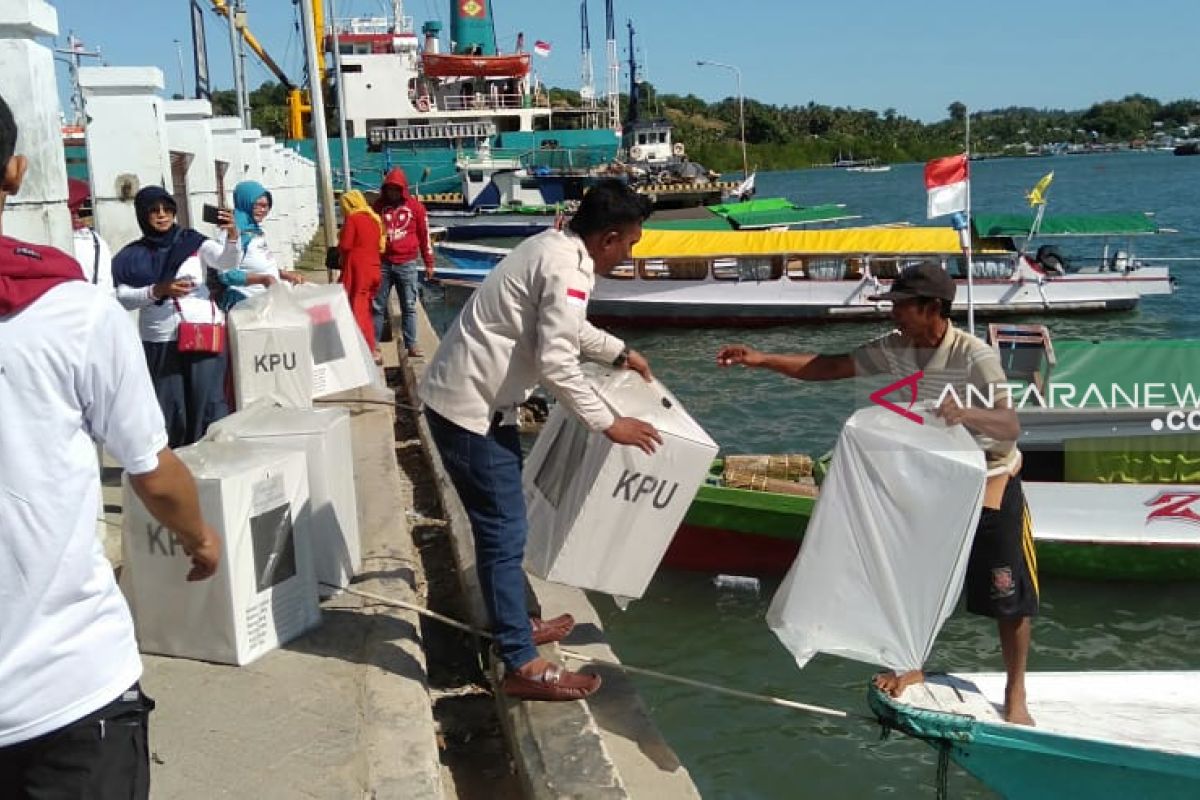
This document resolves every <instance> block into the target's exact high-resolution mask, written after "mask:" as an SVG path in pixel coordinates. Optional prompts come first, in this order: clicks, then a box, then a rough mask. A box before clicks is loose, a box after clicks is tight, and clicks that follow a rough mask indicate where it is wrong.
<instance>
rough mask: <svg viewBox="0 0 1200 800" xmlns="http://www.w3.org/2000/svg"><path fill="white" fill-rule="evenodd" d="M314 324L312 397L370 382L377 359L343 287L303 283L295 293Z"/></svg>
mask: <svg viewBox="0 0 1200 800" xmlns="http://www.w3.org/2000/svg"><path fill="white" fill-rule="evenodd" d="M292 294H293V296H294V297H295V299H296V302H297V303H299V304H300V306H301V307H302V308H303V309H304V310H305V311H306V312H308V316H309V320H310V321H311V322H312V359H313V385H312V396H313V397H327V396H328V395H331V394H337V393H338V392H345V391H348V390H350V389H357V388H358V387H360V386H366V385H367V384H368V383H371V381H372V379H373V377H374V376H375V374H376V373H377V370H376V369H375V362H374V358H373V356H372V354H371V352H370V350H369V349H368V348H367V343H366V340H364V339H363V336H362V333H361V332H360V331H359V330H358V325H357V323H355V321H354V314H353V313H352V312H351V311H350V301H349V300H347V299H346V290H345V289H344V288H342V286H341V285H339V284H335V285H332V286H318V285H315V284H301V285H300V286H297V287H295V289H294V290H293V292H292Z"/></svg>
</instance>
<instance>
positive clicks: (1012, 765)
mask: <svg viewBox="0 0 1200 800" xmlns="http://www.w3.org/2000/svg"><path fill="white" fill-rule="evenodd" d="M1004 682H1005V676H1004V675H1003V674H999V673H997V674H963V675H931V676H929V677H928V681H927V682H926V683H924V684H917V685H914V686H910V687H908V688H907V689H906V690H905V691H904V693H903V694H902V695H901V696H900V697H899V698H896V699H893V698H891V697H888V696H887V695H885V694H884V693H882V692H880V691H879V690H878V689H875V688H874V687H872V688H871V689H870V690H869V692H868V702H869V704H870V706H871V709H872V710H873V711H874V712H875V714H876V716H877V717H878V718H879V720H880V721H881V722H882V723H883V724H884V725H885V726H886V727H888V728H895V729H896V730H900V731H902V732H904V733H906V734H908V735H909V736H913V737H915V738H918V739H921V740H922V741H924V742H926V743H928V744H930V745H931V746H933V747H935V748H937V749H939V750H940V751H941V752H943V753H946V754H947V755H948V757H949V758H951V759H953V760H954V761H955V762H956V763H957V764H959V766H961V767H962V768H963V769H964V770H966V771H967V772H969V773H971V774H972V775H974V776H975V777H976V778H978V779H979V780H980V781H982V782H983V783H984V784H985V785H987V786H988V787H989V788H991V789H993V790H994V791H996V792H997V793H999V794H1000V795H1001V796H1003V797H1012V798H1021V800H1041V799H1042V798H1045V799H1046V800H1051V798H1053V799H1055V800H1057V798H1062V797H1081V798H1088V800H1109V799H1110V798H1111V800H1126V799H1127V798H1134V797H1146V798H1150V797H1152V798H1155V800H1160V799H1161V800H1167V798H1194V797H1200V672H1046V673H1030V674H1029V675H1028V676H1027V677H1026V687H1027V691H1028V696H1029V701H1028V702H1029V709H1030V713H1031V714H1032V715H1033V717H1034V719H1035V720H1036V721H1037V727H1029V726H1024V725H1013V724H1009V723H1006V722H1004V720H1003V717H1002V716H1001V711H1000V709H1001V707H1002V704H1003V699H1004ZM940 788H944V787H940Z"/></svg>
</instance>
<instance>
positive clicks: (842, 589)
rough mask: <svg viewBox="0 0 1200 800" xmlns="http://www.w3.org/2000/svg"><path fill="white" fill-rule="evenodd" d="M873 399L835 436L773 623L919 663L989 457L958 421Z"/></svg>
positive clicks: (939, 619)
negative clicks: (910, 412)
mask: <svg viewBox="0 0 1200 800" xmlns="http://www.w3.org/2000/svg"><path fill="white" fill-rule="evenodd" d="M917 418H918V419H919V420H920V422H919V423H918V422H917V421H916V420H914V419H911V418H907V417H905V416H901V415H900V414H897V413H895V412H894V411H892V410H890V409H887V408H882V407H879V406H873V407H871V408H864V409H861V410H859V411H856V412H855V413H854V414H853V416H851V417H850V419H849V420H847V421H846V425H845V427H843V428H842V433H841V436H839V437H838V442H837V446H836V447H835V448H834V451H833V460H832V462H830V465H829V472H828V474H827V475H826V477H825V480H824V482H823V483H822V484H821V496H820V498H819V499H818V500H817V504H816V506H815V508H814V509H813V515H812V520H811V521H810V522H809V523H808V528H807V529H806V530H805V533H804V543H803V544H802V545H801V546H800V555H799V556H797V557H796V561H795V563H794V564H792V568H791V570H790V571H789V572H788V574H787V577H786V578H785V579H784V581H783V583H782V584H781V585H780V587H779V591H778V592H776V594H775V597H774V599H773V600H772V601H771V607H770V609H769V610H768V611H767V624H768V625H770V626H771V629H772V630H773V631H774V632H775V635H776V636H778V637H779V640H780V641H781V642H783V645H784V646H785V647H787V649H788V650H790V651H791V653H792V655H793V656H794V657H795V659H796V662H797V663H798V664H799V665H800V666H801V667H803V666H804V665H805V664H806V663H807V662H808V660H809V659H810V658H812V657H813V655H815V654H816V653H818V652H821V653H829V654H832V655H836V656H841V657H842V658H852V659H855V660H857V661H865V662H866V663H868V664H872V665H882V666H885V667H889V668H891V669H894V670H898V671H906V670H911V669H920V668H921V666H922V665H923V664H924V663H925V659H926V658H927V657H928V656H929V651H930V650H931V649H932V648H933V641H934V639H935V637H936V636H937V633H938V631H939V630H940V629H941V627H942V623H943V622H945V621H946V618H947V617H949V616H950V614H951V612H952V611H953V610H954V605H955V603H956V602H957V601H958V595H959V592H960V590H961V589H962V583H963V576H964V574H965V572H966V568H967V560H968V557H969V556H970V553H971V544H972V542H973V541H974V539H975V526H976V524H977V523H978V521H979V516H980V509H981V507H982V504H983V490H984V483H985V481H986V479H987V467H986V465H985V463H984V455H983V451H982V450H980V449H979V445H978V444H976V443H975V440H974V439H973V438H972V437H971V434H970V433H968V432H967V431H966V429H965V428H963V426H961V425H950V426H947V425H946V423H945V422H943V421H942V420H941V419H940V418H938V417H935V416H933V415H932V414H931V413H928V412H926V411H923V412H922V413H921V414H919V415H918V417H917Z"/></svg>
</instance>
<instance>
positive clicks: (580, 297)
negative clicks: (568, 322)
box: [567, 289, 587, 306]
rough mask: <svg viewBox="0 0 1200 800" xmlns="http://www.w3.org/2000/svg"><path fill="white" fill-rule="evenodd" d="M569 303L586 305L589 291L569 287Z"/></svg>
mask: <svg viewBox="0 0 1200 800" xmlns="http://www.w3.org/2000/svg"><path fill="white" fill-rule="evenodd" d="M567 303H568V304H569V305H573V306H586V305H587V292H585V291H583V290H582V289H567Z"/></svg>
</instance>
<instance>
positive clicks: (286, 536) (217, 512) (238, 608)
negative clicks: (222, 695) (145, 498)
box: [121, 442, 321, 665]
mask: <svg viewBox="0 0 1200 800" xmlns="http://www.w3.org/2000/svg"><path fill="white" fill-rule="evenodd" d="M177 454H178V456H179V457H180V459H182V460H183V462H184V463H185V464H186V465H187V466H188V468H189V469H190V470H191V471H192V474H193V475H194V476H195V479H196V486H197V489H198V490H199V493H200V508H201V511H202V513H203V514H204V518H205V520H206V521H207V522H208V523H209V524H210V525H211V526H212V527H213V528H214V529H215V530H216V531H217V534H218V535H219V536H220V538H221V562H220V566H219V567H218V569H217V572H216V574H215V575H213V576H212V577H211V578H209V579H208V580H204V581H196V582H191V583H189V582H188V581H186V580H185V576H186V575H187V573H188V570H189V569H190V568H191V560H190V559H189V558H188V556H187V554H186V553H184V551H183V547H182V546H181V545H180V543H179V539H178V537H177V536H176V535H175V534H174V533H172V532H171V531H170V530H168V529H166V528H164V527H163V526H162V525H160V524H159V523H158V522H157V521H155V519H154V518H153V517H151V516H150V514H149V512H148V511H146V508H145V506H143V505H142V503H141V501H140V500H138V499H137V496H136V495H135V494H134V492H133V491H132V489H131V488H130V486H129V484H128V481H127V482H126V485H125V500H124V504H125V519H124V526H123V530H122V547H123V550H124V559H125V563H124V566H123V568H122V573H121V588H122V589H123V590H124V592H125V596H126V598H127V599H128V600H129V606H130V608H131V610H132V611H133V619H134V624H135V627H136V629H137V636H138V645H139V647H140V648H141V650H142V651H143V652H147V653H159V654H162V655H170V656H182V657H185V658H196V659H202V660H205V661H216V662H221V663H225V664H239V665H240V664H248V663H250V662H251V661H254V660H255V659H256V658H258V657H260V656H262V655H263V654H264V653H266V652H268V651H270V650H273V649H274V648H276V647H278V646H279V645H281V644H283V643H284V642H287V641H289V640H291V639H294V638H296V637H297V636H299V635H300V634H302V633H304V632H305V631H307V630H308V629H310V628H312V627H314V626H316V625H317V624H319V623H320V620H321V612H320V606H319V605H318V603H317V584H316V578H315V576H314V573H313V563H312V551H311V544H312V519H311V513H310V506H309V495H308V470H307V468H306V464H305V460H306V459H305V455H304V453H303V452H301V451H299V450H286V449H281V448H262V447H257V446H255V445H254V444H250V443H245V442H200V443H199V444H195V445H192V446H191V447H184V448H181V449H180V450H178V451H177Z"/></svg>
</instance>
